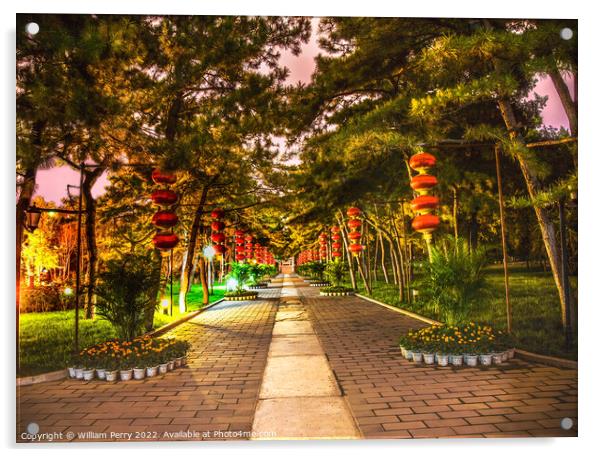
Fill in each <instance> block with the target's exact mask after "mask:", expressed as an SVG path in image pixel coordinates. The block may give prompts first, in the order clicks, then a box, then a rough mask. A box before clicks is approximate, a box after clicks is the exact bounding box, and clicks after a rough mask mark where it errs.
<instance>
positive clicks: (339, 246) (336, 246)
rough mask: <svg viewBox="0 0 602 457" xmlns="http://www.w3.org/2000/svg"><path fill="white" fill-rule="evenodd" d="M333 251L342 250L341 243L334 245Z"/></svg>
mask: <svg viewBox="0 0 602 457" xmlns="http://www.w3.org/2000/svg"><path fill="white" fill-rule="evenodd" d="M332 249H334V250H337V251H338V250H339V249H341V243H339V242H338V241H336V242H334V243H332Z"/></svg>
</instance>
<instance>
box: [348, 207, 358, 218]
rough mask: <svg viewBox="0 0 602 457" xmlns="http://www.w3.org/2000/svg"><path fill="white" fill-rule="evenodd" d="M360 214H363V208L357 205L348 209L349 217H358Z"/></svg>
mask: <svg viewBox="0 0 602 457" xmlns="http://www.w3.org/2000/svg"><path fill="white" fill-rule="evenodd" d="M360 214H362V210H361V209H359V208H356V207H355V206H352V207H351V208H349V209H348V210H347V216H349V217H358V216H359V215H360Z"/></svg>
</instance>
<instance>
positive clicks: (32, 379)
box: [17, 298, 226, 387]
mask: <svg viewBox="0 0 602 457" xmlns="http://www.w3.org/2000/svg"><path fill="white" fill-rule="evenodd" d="M225 300H226V299H225V298H220V299H219V300H216V301H214V302H213V303H210V304H209V305H207V306H205V307H204V308H202V309H197V310H196V311H192V312H191V313H188V314H186V315H185V316H183V317H181V318H180V319H178V320H176V321H173V322H170V323H169V324H165V325H164V326H163V327H159V328H158V329H156V330H153V331H151V332H148V333H145V335H147V336H151V337H153V336H160V335H162V334H163V333H165V332H167V331H169V330H171V329H173V328H174V327H177V326H178V325H180V324H183V323H184V322H186V321H188V320H190V319H192V318H193V317H195V316H198V315H199V314H201V313H202V312H203V311H205V310H207V309H209V308H212V307H213V306H215V305H217V304H218V303H221V302H223V301H225ZM68 377H69V370H67V369H66V368H64V369H62V370H57V371H49V372H47V373H42V374H38V375H34V376H24V377H22V378H17V387H21V386H30V385H32V384H40V383H42V382H50V381H60V380H61V379H66V378H68Z"/></svg>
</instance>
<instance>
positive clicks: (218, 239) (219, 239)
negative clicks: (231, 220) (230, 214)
mask: <svg viewBox="0 0 602 457" xmlns="http://www.w3.org/2000/svg"><path fill="white" fill-rule="evenodd" d="M225 240H226V235H224V234H223V233H221V232H216V233H212V234H211V241H213V242H214V243H217V244H221V243H223V242H224V241H225Z"/></svg>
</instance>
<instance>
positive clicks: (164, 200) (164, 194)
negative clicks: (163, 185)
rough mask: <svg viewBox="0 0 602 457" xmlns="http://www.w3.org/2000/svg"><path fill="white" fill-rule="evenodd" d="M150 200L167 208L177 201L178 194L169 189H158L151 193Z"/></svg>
mask: <svg viewBox="0 0 602 457" xmlns="http://www.w3.org/2000/svg"><path fill="white" fill-rule="evenodd" d="M151 199H152V200H153V202H154V203H155V204H156V205H160V206H169V205H173V204H174V203H176V202H177V201H178V194H176V193H175V192H174V191H173V190H169V189H158V190H155V191H153V193H152V194H151Z"/></svg>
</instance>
